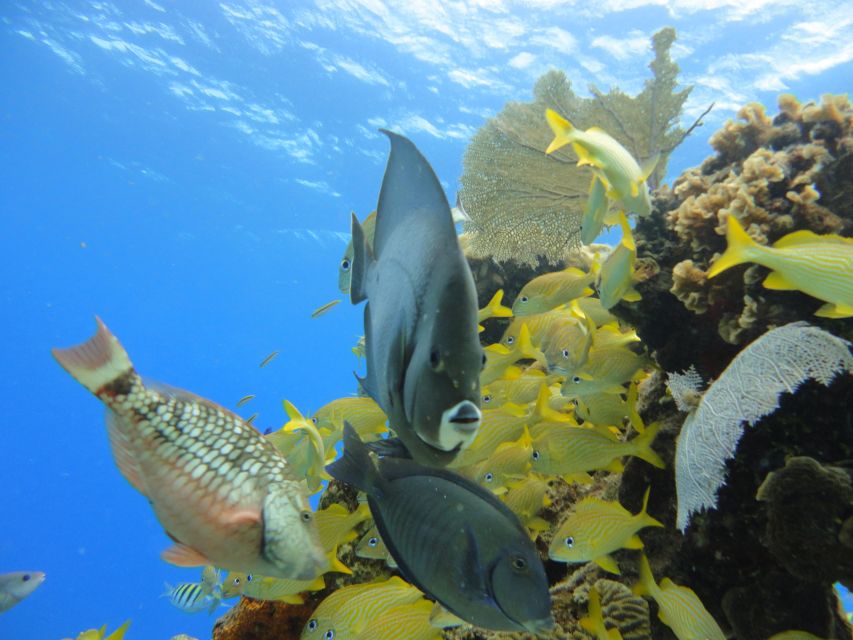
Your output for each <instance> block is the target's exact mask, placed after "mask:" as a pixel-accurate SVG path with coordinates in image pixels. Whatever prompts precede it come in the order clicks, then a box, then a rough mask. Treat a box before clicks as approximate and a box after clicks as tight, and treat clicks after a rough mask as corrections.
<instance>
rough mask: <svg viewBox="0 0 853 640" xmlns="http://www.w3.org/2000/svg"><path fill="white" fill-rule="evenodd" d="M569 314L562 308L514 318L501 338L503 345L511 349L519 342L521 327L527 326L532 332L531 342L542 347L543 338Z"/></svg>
mask: <svg viewBox="0 0 853 640" xmlns="http://www.w3.org/2000/svg"><path fill="white" fill-rule="evenodd" d="M567 313H569V312H568V311H567V310H566V309H563V308H560V309H554V310H553V311H546V312H545V313H537V314H534V315H532V316H524V317H521V318H513V319H512V321H511V322H510V323H509V326H508V327H507V328H506V330H505V331H504V333H503V335H502V336H501V344H502V345H504V346H505V347H507V348H509V349H511V348H512V346H513V345H514V344H515V343H516V342H517V341H518V336H519V334H520V333H521V327H522V326H524V325H527V330H528V331H529V332H530V342H531V343H532V344H533V345H534V346H537V347H538V346H541V345H542V338H543V337H544V336H545V334H546V333H547V332H548V331H549V330H550V328H551V325H552V324H553V323H555V322H559V321H560V320H562V319H563V318H565V317H566V314H567Z"/></svg>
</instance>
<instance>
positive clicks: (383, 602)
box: [300, 576, 423, 640]
mask: <svg viewBox="0 0 853 640" xmlns="http://www.w3.org/2000/svg"><path fill="white" fill-rule="evenodd" d="M422 597H423V594H422V593H421V592H420V591H419V590H418V589H416V588H415V587H413V586H412V585H410V584H409V583H408V582H406V581H404V580H402V579H400V578H398V577H397V576H393V577H391V578H389V579H388V580H385V581H384V582H373V583H370V584H353V585H350V586H348V587H343V588H342V589H338V590H337V591H334V592H332V594H331V595H329V596H328V597H327V598H326V599H325V600H323V602H321V603H320V604H319V606H318V607H317V608H316V609H315V610H314V613H312V614H311V619H310V620H308V622H307V623H306V625H305V627H304V628H303V629H302V635H301V636H300V638H301V640H315V639H317V640H326V639H327V638H338V639H341V638H355V637H356V636H357V634H359V633H360V632H361V631H363V630H364V628H365V627H366V626H367V625H368V624H369V623H370V621H371V620H375V619H376V618H378V617H379V616H380V615H381V614H382V613H383V612H385V611H387V610H388V609H390V608H391V607H395V606H399V605H403V604H413V603H415V602H417V601H418V600H421V599H422ZM330 631H331V633H332V635H328V633H329V632H330Z"/></svg>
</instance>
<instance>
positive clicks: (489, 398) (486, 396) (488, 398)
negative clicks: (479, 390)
mask: <svg viewBox="0 0 853 640" xmlns="http://www.w3.org/2000/svg"><path fill="white" fill-rule="evenodd" d="M491 401H492V396H490V395H489V394H488V393H487V394H486V395H484V396H483V402H484V403H485V404H489V403H490V402H491Z"/></svg>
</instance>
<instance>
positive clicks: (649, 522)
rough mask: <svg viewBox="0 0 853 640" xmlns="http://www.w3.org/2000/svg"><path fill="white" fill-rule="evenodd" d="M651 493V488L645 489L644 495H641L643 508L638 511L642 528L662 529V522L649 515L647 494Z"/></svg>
mask: <svg viewBox="0 0 853 640" xmlns="http://www.w3.org/2000/svg"><path fill="white" fill-rule="evenodd" d="M651 492H652V488H651V486H649V487H647V488H646V493H645V494H643V508H642V509H641V510H640V513H639V514H638V515H639V518H640V519H641V520H642V522H643V524H644V526H647V527H662V526H664V525H663V523H662V522H660V521H659V520H658V519H657V518H653V517H652V516H650V515H649V494H650V493H651Z"/></svg>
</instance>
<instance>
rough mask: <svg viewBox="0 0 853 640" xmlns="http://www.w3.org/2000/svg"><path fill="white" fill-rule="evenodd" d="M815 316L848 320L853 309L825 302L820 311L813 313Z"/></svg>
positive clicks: (852, 314) (852, 313)
mask: <svg viewBox="0 0 853 640" xmlns="http://www.w3.org/2000/svg"><path fill="white" fill-rule="evenodd" d="M815 315H816V316H818V317H820V318H849V317H850V316H853V307H851V306H850V305H849V304H842V303H840V302H838V303H835V304H833V303H831V302H827V303H826V304H825V305H823V306H822V307H821V308H820V309H818V310H817V311H815Z"/></svg>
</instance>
